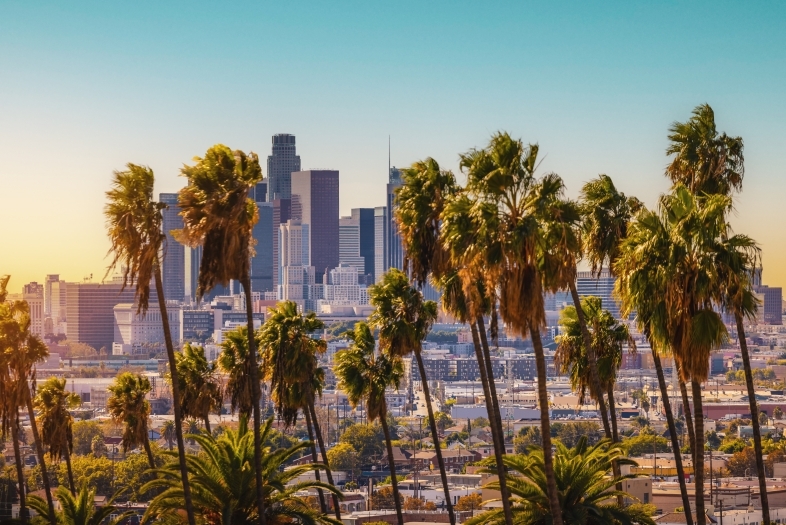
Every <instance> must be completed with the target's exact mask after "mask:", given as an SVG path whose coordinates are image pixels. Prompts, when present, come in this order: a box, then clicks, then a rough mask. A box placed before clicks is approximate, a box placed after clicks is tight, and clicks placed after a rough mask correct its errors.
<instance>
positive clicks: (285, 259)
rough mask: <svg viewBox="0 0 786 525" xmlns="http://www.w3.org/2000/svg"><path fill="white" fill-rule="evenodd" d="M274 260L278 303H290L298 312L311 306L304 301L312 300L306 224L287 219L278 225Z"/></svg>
mask: <svg viewBox="0 0 786 525" xmlns="http://www.w3.org/2000/svg"><path fill="white" fill-rule="evenodd" d="M278 239H279V241H278V243H279V247H278V251H279V253H280V258H279V261H278V275H279V284H278V287H277V297H278V300H279V301H294V302H296V303H297V304H298V305H299V306H300V308H301V309H304V308H308V306H311V309H313V305H310V304H307V303H306V301H307V300H310V299H313V297H311V295H312V293H311V292H312V289H313V288H314V286H313V285H314V267H313V266H309V264H308V262H307V261H308V225H306V224H301V223H300V221H299V220H296V219H290V220H288V221H287V222H285V223H284V224H281V225H280V226H279V234H278Z"/></svg>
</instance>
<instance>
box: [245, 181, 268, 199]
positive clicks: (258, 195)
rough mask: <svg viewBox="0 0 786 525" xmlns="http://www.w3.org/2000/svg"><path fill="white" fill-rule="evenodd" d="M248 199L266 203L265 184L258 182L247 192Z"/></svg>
mask: <svg viewBox="0 0 786 525" xmlns="http://www.w3.org/2000/svg"><path fill="white" fill-rule="evenodd" d="M248 198H249V199H251V200H253V201H254V202H268V200H267V182H258V183H257V184H256V185H255V186H254V187H253V188H251V191H249V192H248Z"/></svg>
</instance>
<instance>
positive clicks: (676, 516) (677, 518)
mask: <svg viewBox="0 0 786 525" xmlns="http://www.w3.org/2000/svg"><path fill="white" fill-rule="evenodd" d="M691 514H692V515H693V523H696V513H695V512H693V513H691ZM652 519H653V521H655V523H660V524H663V525H666V524H671V523H677V524H680V523H687V520H685V513H684V512H669V513H668V514H662V515H660V516H653V517H652ZM707 522H708V523H718V520H717V519H715V518H713V517H712V516H710V515H709V514H707Z"/></svg>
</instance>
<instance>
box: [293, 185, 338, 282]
mask: <svg viewBox="0 0 786 525" xmlns="http://www.w3.org/2000/svg"><path fill="white" fill-rule="evenodd" d="M292 219H293V220H297V221H300V222H301V224H303V225H304V226H308V227H309V228H308V253H309V263H308V266H313V267H314V272H315V274H316V282H317V283H318V284H321V283H322V282H323V281H322V277H323V276H324V275H325V274H326V273H327V272H329V271H330V270H332V269H333V268H335V267H336V266H338V264H339V230H338V219H339V212H338V171H337V170H309V171H298V172H295V173H293V174H292Z"/></svg>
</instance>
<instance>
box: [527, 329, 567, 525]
mask: <svg viewBox="0 0 786 525" xmlns="http://www.w3.org/2000/svg"><path fill="white" fill-rule="evenodd" d="M529 333H530V337H532V346H533V347H535V365H536V366H537V369H538V407H539V408H540V433H541V438H542V439H543V470H544V471H545V474H546V488H547V489H548V497H549V508H550V510H551V523H552V524H553V525H562V508H561V507H560V504H559V495H558V494H557V478H556V477H555V476H554V458H553V452H552V450H551V423H550V421H549V394H548V391H547V390H546V358H545V357H544V355H543V341H541V339H540V331H539V330H538V329H537V328H536V327H534V326H530V329H529Z"/></svg>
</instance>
